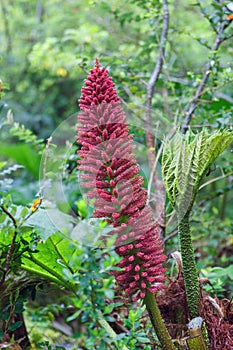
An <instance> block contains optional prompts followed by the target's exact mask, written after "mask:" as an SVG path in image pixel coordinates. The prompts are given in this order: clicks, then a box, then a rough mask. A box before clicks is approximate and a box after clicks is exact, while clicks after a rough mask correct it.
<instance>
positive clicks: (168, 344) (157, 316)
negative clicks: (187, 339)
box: [144, 291, 176, 350]
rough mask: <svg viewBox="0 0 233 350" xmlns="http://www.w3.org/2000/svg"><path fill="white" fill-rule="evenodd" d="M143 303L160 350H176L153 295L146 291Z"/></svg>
mask: <svg viewBox="0 0 233 350" xmlns="http://www.w3.org/2000/svg"><path fill="white" fill-rule="evenodd" d="M144 303H145V305H146V308H147V311H148V314H149V316H150V319H151V323H152V325H153V327H154V329H155V332H156V334H157V337H158V339H159V341H160V343H161V345H162V348H163V349H164V350H176V347H175V345H174V344H173V342H172V338H171V336H170V334H169V333H168V330H167V328H166V326H165V323H164V320H163V318H162V316H161V313H160V310H159V307H158V304H157V302H156V299H155V296H154V294H152V293H150V292H148V291H147V293H146V296H145V298H144Z"/></svg>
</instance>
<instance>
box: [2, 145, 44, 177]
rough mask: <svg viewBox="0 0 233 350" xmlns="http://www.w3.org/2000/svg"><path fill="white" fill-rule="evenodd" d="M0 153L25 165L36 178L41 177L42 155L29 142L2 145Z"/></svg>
mask: <svg viewBox="0 0 233 350" xmlns="http://www.w3.org/2000/svg"><path fill="white" fill-rule="evenodd" d="M0 155H2V156H4V157H7V158H11V159H14V160H15V161H16V162H17V163H19V164H21V165H23V166H24V167H25V168H26V169H27V170H28V171H29V172H30V173H31V174H32V175H33V176H34V177H35V178H36V179H37V178H38V177H39V166H40V158H41V157H40V156H39V155H38V153H37V152H36V151H35V150H33V149H32V147H31V146H30V145H28V144H17V145H8V144H4V145H1V146H0Z"/></svg>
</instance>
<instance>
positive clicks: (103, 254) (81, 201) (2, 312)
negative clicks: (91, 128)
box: [0, 0, 233, 350]
mask: <svg viewBox="0 0 233 350" xmlns="http://www.w3.org/2000/svg"><path fill="white" fill-rule="evenodd" d="M228 2H229V1H220V0H206V1H191V0H188V1H184V0H171V1H169V3H168V4H167V1H165V0H163V1H162V0H161V1H157V0H156V1H155V0H149V1H144V0H130V1H128V2H127V3H126V2H124V1H122V0H119V1H117V2H116V1H112V0H111V1H95V0H89V1H83V0H78V1H65V2H64V1H60V0H48V1H42V0H36V1H35V0H32V1H24V0H15V1H11V0H9V1H6V0H0V13H1V19H2V20H1V21H0V38H1V47H0V140H1V142H0V347H1V346H2V347H8V348H9V349H14V346H18V349H44V350H45V349H51V350H52V349H55V350H58V349H60V350H62V349H80V350H81V349H99V350H104V349H125V350H126V349H135V350H137V349H145V350H153V349H163V348H164V349H167V348H168V347H169V345H166V341H167V340H166V339H165V342H164V343H163V342H162V341H161V336H160V335H159V334H156V332H155V330H153V327H152V324H153V323H156V322H153V317H155V314H154V315H152V317H151V320H152V324H151V321H150V319H149V317H148V314H147V312H146V309H150V307H151V308H152V309H153V305H154V311H155V313H156V312H157V315H158V317H157V318H156V320H154V321H157V322H158V323H159V322H160V321H161V322H162V323H161V324H164V325H165V326H166V327H167V329H163V332H164V333H163V332H162V333H163V334H166V332H167V331H168V332H169V333H170V335H171V338H172V339H173V344H174V347H175V348H176V349H184V341H185V338H186V337H188V336H189V333H188V328H187V324H188V322H189V321H190V319H191V318H193V317H196V316H199V315H201V316H202V317H203V318H204V319H205V322H206V328H207V331H208V334H209V340H210V349H211V350H212V349H215V350H220V349H222V348H223V344H224V345H225V346H226V350H228V349H229V350H230V349H231V348H232V346H233V345H232V343H230V340H227V341H228V343H227V342H226V339H230V338H231V336H230V333H229V332H230V331H229V329H230V327H229V325H230V315H231V314H232V302H230V299H231V291H232V288H233V268H232V266H233V265H232V264H233V258H232V257H233V254H232V252H233V220H232V205H233V157H232V150H231V148H232V138H233V136H232V128H233V95H232V91H233V65H232V36H233V34H232V26H233V24H232V21H231V20H229V19H228V17H227V15H229V14H230V13H231V12H230V11H229V9H228V8H227V7H226V5H227V4H228ZM96 57H97V58H98V59H99V62H100V65H101V66H105V67H107V69H108V70H109V74H110V75H111V76H112V79H113V82H114V83H115V87H116V90H117V94H118V96H119V97H120V99H121V102H122V106H123V108H124V110H125V114H126V118H127V119H126V120H127V123H128V124H129V129H130V133H132V134H134V143H135V146H136V147H135V149H134V152H135V155H136V158H137V161H138V163H139V165H140V166H141V171H140V174H141V175H142V176H143V179H144V184H143V186H144V187H145V188H146V189H147V193H148V196H149V199H148V202H149V204H150V205H151V207H152V209H153V212H154V216H155V218H156V219H157V220H158V222H159V224H160V228H161V238H162V240H163V243H164V250H165V253H166V255H167V256H168V259H167V263H166V267H167V271H166V275H167V277H168V278H167V281H166V283H165V288H164V290H163V291H161V292H159V293H157V294H155V297H156V299H157V303H158V306H159V308H160V312H159V309H158V306H157V304H156V303H155V302H154V297H153V298H151V295H150V294H148V295H147V298H145V305H143V302H142V301H137V302H134V303H128V304H126V305H125V304H124V302H123V300H122V298H121V295H120V293H119V291H118V290H117V288H116V282H115V279H114V277H113V274H112V272H113V271H115V270H116V269H118V268H117V267H116V265H117V264H118V263H119V261H120V258H119V256H118V254H117V253H116V250H115V246H114V244H115V240H116V238H117V237H116V235H112V234H111V231H112V228H111V227H110V226H109V225H108V223H107V222H106V221H105V220H104V218H101V219H96V218H92V214H93V206H94V202H93V201H92V200H90V201H88V200H87V199H86V197H85V190H84V189H83V188H81V187H80V184H79V180H78V170H77V160H78V155H77V150H78V149H80V147H81V146H80V145H78V144H77V142H76V123H77V113H78V112H79V108H78V106H77V100H78V99H79V98H80V94H81V88H82V86H83V80H84V79H85V78H86V77H87V74H88V72H89V70H90V69H92V68H93V66H94V61H95V58H96ZM164 188H165V189H166V191H167V197H166V194H165V189H164ZM103 237H104V238H103ZM179 249H180V250H181V255H182V264H181V263H179V259H178V258H177V259H176V261H175V260H174V259H173V258H171V254H172V253H173V252H175V251H177V250H179ZM190 281H191V282H192V283H191V282H190ZM172 291H176V292H177V294H176V295H175V294H174V293H175V292H174V293H173V292H172ZM193 293H194V294H193ZM185 296H186V298H187V303H186V298H185ZM148 304H150V305H149V307H148ZM151 305H152V306H151ZM180 309H181V310H185V311H183V312H182V315H180ZM160 313H161V315H162V317H163V320H160V319H159V317H160V316H161V315H160ZM159 315H160V316H159ZM173 316H174V317H173ZM218 317H219V318H221V320H222V321H221V322H222V323H221V327H219V326H218V320H219V318H218ZM231 317H232V316H231ZM155 328H156V327H155ZM213 334H214V336H213ZM191 343H192V340H190V344H191ZM168 344H169V340H168ZM164 346H168V347H164ZM15 349H16V347H15Z"/></svg>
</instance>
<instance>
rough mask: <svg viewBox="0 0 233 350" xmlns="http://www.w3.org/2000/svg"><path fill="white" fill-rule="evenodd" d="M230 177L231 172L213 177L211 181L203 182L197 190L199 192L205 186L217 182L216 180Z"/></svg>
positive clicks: (232, 173)
mask: <svg viewBox="0 0 233 350" xmlns="http://www.w3.org/2000/svg"><path fill="white" fill-rule="evenodd" d="M231 175H233V171H231V172H229V173H227V174H223V175H221V176H218V177H215V178H214V179H211V180H209V181H207V182H205V183H204V184H203V185H201V186H200V188H199V191H200V190H201V189H202V188H204V187H206V186H208V185H210V184H212V183H213V182H216V181H218V180H222V179H225V178H226V177H229V176H231Z"/></svg>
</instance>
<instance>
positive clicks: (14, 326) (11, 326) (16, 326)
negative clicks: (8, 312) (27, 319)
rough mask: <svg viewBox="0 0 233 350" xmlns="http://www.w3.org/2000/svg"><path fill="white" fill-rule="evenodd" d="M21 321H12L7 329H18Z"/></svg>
mask: <svg viewBox="0 0 233 350" xmlns="http://www.w3.org/2000/svg"><path fill="white" fill-rule="evenodd" d="M22 323H23V322H22V321H17V322H15V323H12V324H11V325H10V326H9V327H8V330H9V331H15V330H16V329H18V328H19V327H20V326H21V325H22Z"/></svg>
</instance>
